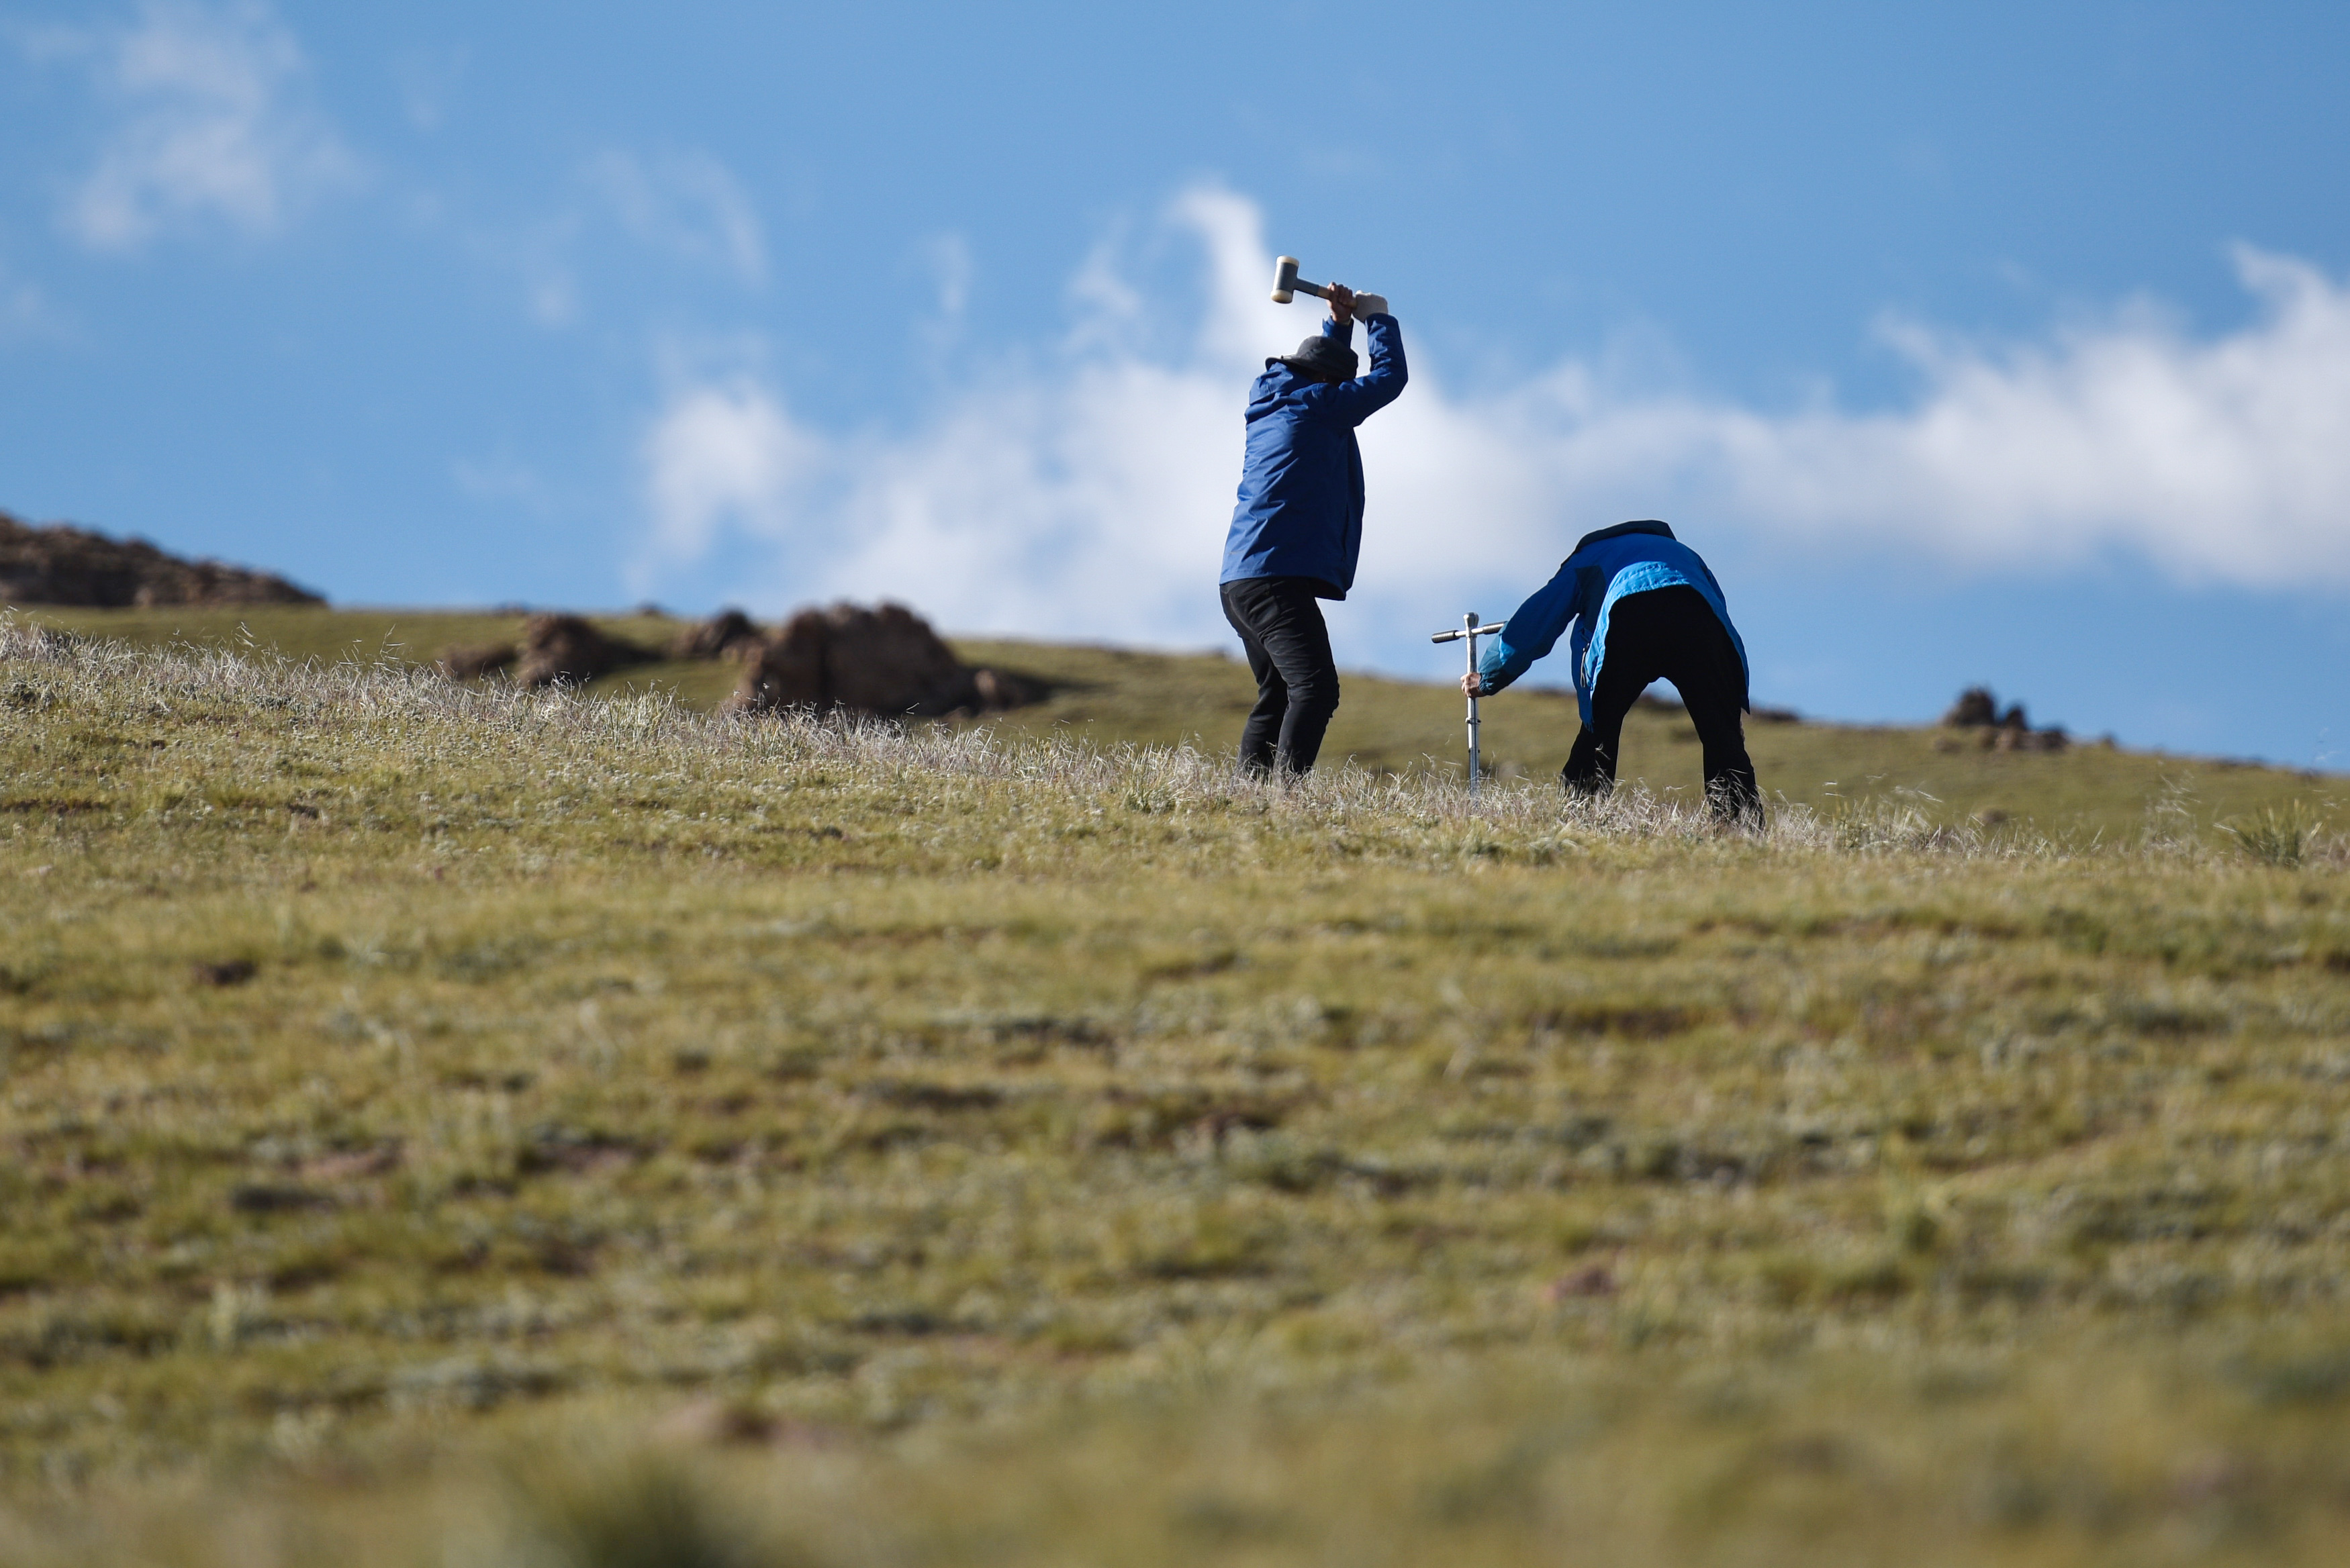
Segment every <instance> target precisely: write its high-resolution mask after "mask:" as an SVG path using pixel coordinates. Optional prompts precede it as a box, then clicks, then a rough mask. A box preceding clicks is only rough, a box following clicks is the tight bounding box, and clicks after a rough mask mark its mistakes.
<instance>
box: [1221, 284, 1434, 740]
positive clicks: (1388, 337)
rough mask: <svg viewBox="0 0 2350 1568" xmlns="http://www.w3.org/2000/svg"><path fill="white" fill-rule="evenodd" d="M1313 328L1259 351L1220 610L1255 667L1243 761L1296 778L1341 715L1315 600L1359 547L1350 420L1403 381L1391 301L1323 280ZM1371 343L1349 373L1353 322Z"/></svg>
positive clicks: (1335, 584) (1331, 587)
mask: <svg viewBox="0 0 2350 1568" xmlns="http://www.w3.org/2000/svg"><path fill="white" fill-rule="evenodd" d="M1329 299H1330V315H1329V318H1328V319H1327V320H1326V321H1324V322H1323V323H1322V330H1321V332H1320V333H1319V334H1317V335H1316V336H1315V337H1308V338H1307V339H1306V340H1305V342H1303V343H1301V344H1299V345H1298V347H1297V352H1296V353H1295V354H1292V355H1289V356H1287V357H1286V358H1278V359H1267V360H1266V361H1265V362H1264V373H1263V375H1261V376H1259V377H1258V378H1257V379H1256V384H1255V385H1254V386H1253V387H1252V388H1251V389H1249V405H1248V455H1247V457H1246V458H1245V460H1244V461H1243V463H1242V465H1241V488H1240V504H1238V505H1237V506H1235V507H1233V509H1232V532H1231V534H1230V535H1228V536H1227V537H1226V539H1225V541H1224V574H1223V576H1222V581H1221V588H1220V591H1221V592H1222V596H1223V601H1224V618H1225V619H1226V620H1229V621H1231V622H1232V629H1233V630H1234V631H1236V632H1238V633H1240V637H1241V646H1242V647H1243V649H1246V650H1247V652H1248V662H1249V673H1250V674H1252V675H1253V676H1255V677H1256V706H1255V707H1254V708H1253V709H1251V710H1250V711H1249V717H1248V723H1247V725H1246V727H1244V728H1243V730H1242V731H1241V758H1240V760H1241V769H1242V771H1243V773H1248V774H1258V775H1263V774H1267V773H1270V772H1274V771H1275V770H1278V772H1279V773H1280V774H1282V775H1283V776H1284V777H1295V775H1297V774H1303V773H1305V772H1306V771H1307V770H1308V769H1310V768H1312V767H1313V766H1314V759H1315V756H1316V755H1318V754H1319V753H1320V752H1321V750H1322V735H1323V732H1325V731H1326V730H1327V729H1329V727H1330V715H1331V714H1333V713H1335V712H1336V711H1338V667H1337V665H1336V663H1334V662H1333V661H1332V659H1331V658H1330V633H1329V630H1328V628H1326V627H1325V626H1324V625H1323V623H1322V607H1321V606H1319V605H1317V604H1315V602H1314V601H1315V600H1316V599H1343V598H1345V597H1347V589H1349V588H1351V587H1354V586H1355V559H1356V557H1357V556H1358V555H1360V554H1361V553H1362V545H1363V454H1362V450H1361V448H1359V447H1358V446H1357V445H1356V444H1355V427H1356V426H1357V425H1358V424H1361V423H1362V422H1363V421H1365V420H1367V419H1368V418H1370V417H1371V415H1373V414H1375V413H1377V412H1378V410H1381V409H1383V408H1385V407H1387V406H1388V404H1389V403H1391V402H1393V401H1395V400H1396V394H1397V393H1399V392H1400V391H1402V390H1403V384H1404V380H1405V370H1404V363H1403V337H1402V334H1401V332H1400V331H1399V329H1398V327H1396V318H1395V317H1393V316H1390V315H1388V302H1387V301H1386V300H1384V299H1382V298H1380V297H1379V296H1378V295H1375V294H1356V293H1354V292H1353V291H1351V290H1349V289H1347V288H1346V287H1345V286H1341V285H1338V284H1333V285H1331V286H1330V296H1329ZM1357 317H1361V319H1362V322H1363V325H1364V327H1366V328H1367V330H1368V332H1369V335H1370V340H1371V369H1370V372H1369V373H1368V374H1367V375H1366V376H1364V377H1363V378H1362V379H1359V380H1357V379H1356V377H1355V366H1356V360H1355V350H1354V348H1353V347H1352V343H1353V339H1354V330H1355V328H1354V323H1355V320H1356V318H1357Z"/></svg>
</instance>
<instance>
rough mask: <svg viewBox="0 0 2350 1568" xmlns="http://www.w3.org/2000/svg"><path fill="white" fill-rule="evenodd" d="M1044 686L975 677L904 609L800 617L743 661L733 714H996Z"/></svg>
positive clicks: (989, 673)
mask: <svg viewBox="0 0 2350 1568" xmlns="http://www.w3.org/2000/svg"><path fill="white" fill-rule="evenodd" d="M1046 694H1047V689H1046V688H1045V685H1044V683H1043V682H1041V681H1037V680H1030V679H1028V678H1026V677H1024V676H1018V675H1014V674H1011V673H1009V672H1007V671H1004V670H973V669H972V668H971V667H969V666H968V665H966V664H964V663H963V662H962V660H961V659H957V658H956V657H955V656H954V651H953V649H950V648H948V647H947V645H946V644H945V643H944V642H942V641H941V640H940V639H939V636H938V634H937V633H936V632H934V631H932V630H931V627H930V623H929V622H927V621H925V620H923V619H922V618H921V617H920V616H918V615H916V614H915V613H914V612H913V611H911V610H910V609H908V608H906V607H904V606H903V605H893V604H885V605H882V606H881V607H879V608H878V609H867V608H865V607H862V606H859V605H850V604H839V605H835V606H833V607H831V608H830V609H828V610H802V611H801V612H800V613H799V614H797V615H795V616H794V617H792V618H791V619H790V620H788V621H786V622H785V624H784V626H783V628H781V629H780V630H778V631H777V632H776V633H775V635H774V636H773V637H771V638H769V639H767V640H766V641H765V642H764V643H763V644H762V645H761V646H760V648H759V649H758V651H757V652H755V653H754V654H752V655H751V656H750V657H749V658H748V659H747V660H746V662H745V664H744V667H743V680H742V684H741V685H739V686H738V687H736V688H735V691H734V695H733V698H731V699H730V700H729V701H728V703H727V707H728V708H729V709H730V710H731V711H737V712H766V711H774V710H775V709H779V708H819V709H830V708H841V709H847V710H848V711H853V712H858V713H871V714H876V715H879V716H883V717H889V718H901V717H903V718H921V719H933V718H938V717H941V716H942V715H944V714H948V713H958V712H964V713H970V712H996V711H1002V710H1003V709H1005V708H1014V707H1019V706H1021V705H1023V704H1024V703H1028V702H1035V701H1042V700H1043V699H1044V698H1045V695H1046Z"/></svg>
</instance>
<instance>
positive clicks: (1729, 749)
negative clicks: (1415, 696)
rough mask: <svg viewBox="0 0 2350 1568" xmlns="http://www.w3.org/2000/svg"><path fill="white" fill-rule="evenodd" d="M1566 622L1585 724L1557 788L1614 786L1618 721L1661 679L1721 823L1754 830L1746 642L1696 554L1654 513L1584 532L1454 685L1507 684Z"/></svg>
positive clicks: (1757, 791)
mask: <svg viewBox="0 0 2350 1568" xmlns="http://www.w3.org/2000/svg"><path fill="white" fill-rule="evenodd" d="M1570 621H1572V622H1573V623H1574V624H1575V636H1574V638H1573V639H1571V641H1570V642H1569V643H1568V651H1569V654H1570V657H1571V658H1572V659H1573V661H1574V666H1575V700H1576V702H1577V703H1578V705H1579V706H1580V707H1581V709H1582V712H1583V730H1582V732H1581V733H1579V734H1578V735H1576V736H1575V750H1574V751H1573V752H1571V753H1569V754H1568V756H1567V761H1566V766H1565V767H1564V768H1563V769H1561V770H1560V771H1559V782H1560V784H1563V785H1565V787H1566V789H1567V790H1568V791H1569V792H1570V793H1572V794H1585V795H1604V794H1607V793H1608V792H1609V791H1610V790H1612V789H1614V788H1615V787H1616V753H1617V746H1618V744H1619V743H1620V742H1621V741H1622V739H1623V734H1624V716H1625V715H1626V714H1627V713H1629V712H1630V711H1632V704H1633V703H1634V702H1635V701H1638V698H1639V695H1640V693H1641V692H1643V691H1647V690H1648V685H1649V683H1650V682H1651V681H1655V680H1669V681H1671V682H1672V683H1673V685H1674V687H1675V688H1676V689H1677V690H1678V691H1679V692H1680V694H1681V703H1682V705H1683V706H1684V707H1686V708H1687V709H1688V710H1689V716H1690V722H1692V723H1694V724H1695V725H1696V726H1697V735H1698V739H1699V741H1700V742H1703V744H1704V747H1705V798H1706V805H1708V807H1709V808H1710V809H1711V811H1712V813H1713V815H1715V816H1716V817H1718V818H1721V819H1722V820H1724V821H1728V822H1736V823H1741V824H1743V825H1745V826H1751V827H1760V826H1763V791H1762V789H1761V787H1760V786H1759V785H1758V784H1756V782H1755V778H1754V763H1753V762H1752V760H1751V759H1750V758H1748V756H1747V754H1746V729H1745V725H1744V722H1742V720H1741V719H1740V717H1739V715H1740V714H1741V713H1742V712H1744V711H1746V710H1747V709H1748V708H1749V706H1750V703H1749V702H1748V700H1747V666H1746V643H1745V640H1744V639H1742V638H1741V637H1740V636H1739V635H1738V628H1737V627H1736V626H1735V625H1733V624H1732V623H1731V618H1730V607H1729V606H1728V605H1727V604H1726V603H1725V602H1724V601H1723V599H1722V596H1721V584H1719V583H1717V582H1715V581H1714V580H1713V573H1712V571H1711V569H1709V568H1708V567H1707V566H1706V564H1705V562H1704V561H1703V560H1702V559H1701V558H1700V556H1698V553H1697V552H1696V551H1695V550H1692V549H1690V547H1689V546H1688V545H1684V544H1682V543H1681V542H1680V541H1679V540H1678V539H1675V538H1674V537H1673V531H1672V530H1671V529H1670V528H1669V527H1667V526H1666V525H1665V524H1662V523H1659V522H1656V521H1654V520H1653V519H1651V520H1648V521H1645V522H1638V523H1619V524H1617V525H1616V526H1615V527H1613V528H1602V529H1600V530H1599V531H1598V532H1596V533H1594V534H1586V535H1584V536H1583V537H1582V538H1581V539H1580V540H1578V541H1576V543H1575V554H1573V555H1572V556H1568V557H1567V558H1566V559H1565V561H1564V562H1562V563H1561V564H1560V566H1559V568H1558V575H1557V576H1554V577H1553V578H1551V580H1550V581H1549V582H1548V583H1545V584H1544V586H1543V587H1541V588H1539V589H1537V590H1535V592H1534V597H1531V598H1529V599H1527V600H1526V602H1525V603H1523V604H1522V605H1520V606H1519V607H1518V609H1517V613H1516V614H1514V615H1513V616H1512V617H1510V618H1509V620H1508V621H1507V622H1506V623H1505V624H1504V625H1503V628H1502V634H1501V635H1500V636H1499V637H1497V638H1495V639H1493V640H1492V642H1490V643H1487V644H1486V645H1485V650H1484V655H1483V657H1482V658H1481V659H1478V661H1477V673H1476V674H1474V675H1464V676H1462V677H1461V690H1463V691H1467V692H1469V693H1470V695H1471V696H1482V697H1490V696H1492V695H1493V694H1494V693H1495V692H1498V691H1504V690H1506V689H1507V688H1508V687H1509V685H1510V683H1511V682H1512V681H1514V680H1517V679H1518V677H1520V676H1521V675H1523V674H1524V673H1525V672H1526V670H1527V668H1528V667H1529V666H1530V665H1532V664H1533V663H1534V660H1535V659H1540V658H1542V657H1544V655H1545V654H1547V653H1549V652H1550V650H1551V649H1552V648H1553V647H1554V646H1555V644H1556V643H1557V641H1558V638H1559V634H1560V633H1561V632H1563V631H1565V629H1566V627H1567V623H1568V622H1570Z"/></svg>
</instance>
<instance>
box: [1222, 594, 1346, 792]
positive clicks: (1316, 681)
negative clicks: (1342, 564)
mask: <svg viewBox="0 0 2350 1568" xmlns="http://www.w3.org/2000/svg"><path fill="white" fill-rule="evenodd" d="M1325 586H1326V585H1324V584H1322V583H1319V582H1316V581H1315V579H1313V578H1312V577H1243V578H1242V579H1241V580H1240V581H1239V582H1236V583H1226V584H1225V585H1224V586H1223V590H1222V592H1223V600H1224V618H1225V619H1226V620H1228V621H1230V622H1232V629H1233V630H1234V631H1236V632H1238V633H1240V634H1241V647H1242V648H1243V649H1246V650H1247V651H1248V666H1249V673H1250V674H1251V675H1253V676H1255V677H1256V706H1255V707H1254V708H1252V709H1251V710H1249V716H1248V723H1247V724H1246V725H1245V726H1243V728H1242V730H1241V769H1242V771H1243V772H1244V773H1253V774H1265V773H1270V772H1272V771H1273V770H1274V769H1275V768H1278V769H1280V770H1281V772H1283V773H1284V774H1302V773H1305V772H1307V771H1308V770H1310V769H1311V768H1312V767H1313V766H1314V759H1315V757H1317V756H1319V755H1320V754H1321V752H1322V736H1323V732H1325V731H1326V730H1328V729H1329V728H1330V715H1331V714H1333V713H1336V711H1338V666H1337V664H1336V662H1335V661H1334V660H1333V659H1331V657H1330V630H1329V628H1327V627H1326V626H1324V625H1323V624H1322V607H1321V605H1320V604H1319V603H1317V602H1316V596H1315V589H1317V588H1320V587H1325Z"/></svg>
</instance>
